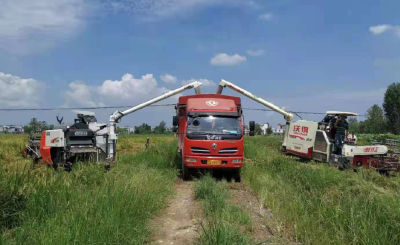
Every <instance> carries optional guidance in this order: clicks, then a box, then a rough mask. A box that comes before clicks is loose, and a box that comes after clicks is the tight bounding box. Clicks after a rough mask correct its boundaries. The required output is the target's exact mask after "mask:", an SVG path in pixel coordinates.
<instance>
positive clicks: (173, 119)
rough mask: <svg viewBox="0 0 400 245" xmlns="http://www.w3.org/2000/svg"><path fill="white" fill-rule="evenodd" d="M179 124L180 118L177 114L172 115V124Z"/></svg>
mask: <svg viewBox="0 0 400 245" xmlns="http://www.w3.org/2000/svg"><path fill="white" fill-rule="evenodd" d="M178 125H179V119H178V117H177V116H173V117H172V126H174V127H177V126H178Z"/></svg>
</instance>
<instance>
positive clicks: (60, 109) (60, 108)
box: [0, 104, 176, 111]
mask: <svg viewBox="0 0 400 245" xmlns="http://www.w3.org/2000/svg"><path fill="white" fill-rule="evenodd" d="M175 105H176V104H163V105H149V106H152V107H161V106H175ZM131 107H134V106H131V105H124V106H96V107H59V108H0V111H68V110H102V109H118V108H131Z"/></svg>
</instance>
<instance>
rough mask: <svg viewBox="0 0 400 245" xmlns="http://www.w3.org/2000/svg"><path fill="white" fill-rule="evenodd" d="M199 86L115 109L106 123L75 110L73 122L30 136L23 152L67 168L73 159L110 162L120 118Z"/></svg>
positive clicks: (50, 163) (195, 83)
mask: <svg viewBox="0 0 400 245" xmlns="http://www.w3.org/2000/svg"><path fill="white" fill-rule="evenodd" d="M201 85H202V83H201V82H197V81H196V82H192V83H190V84H187V85H185V86H182V87H180V88H178V89H175V90H173V91H170V92H168V93H165V94H163V95H161V96H158V97H156V98H154V99H152V100H149V101H147V102H144V103H142V104H140V105H137V106H135V107H132V108H130V109H128V110H125V111H116V112H114V113H113V114H112V115H111V116H110V120H109V124H108V125H107V124H104V123H97V119H96V118H95V116H94V114H90V113H89V114H88V113H84V112H82V113H78V119H75V123H74V124H71V125H64V124H62V125H59V126H57V127H56V128H55V129H54V130H45V131H43V132H42V133H41V137H34V136H31V137H30V138H29V144H28V145H27V146H26V148H25V149H24V152H25V154H26V155H27V156H29V157H31V158H32V159H33V160H39V159H43V162H44V163H46V164H48V165H53V166H55V167H57V166H63V167H65V168H66V169H70V168H71V167H72V163H73V162H76V161H78V160H87V159H89V160H90V159H92V160H95V161H105V162H106V163H107V165H109V164H111V163H112V162H114V161H115V156H116V145H117V140H118V135H117V134H116V127H117V123H119V122H120V121H121V119H122V117H124V116H126V115H129V114H131V113H133V112H135V111H138V110H140V109H143V108H145V107H147V106H150V105H152V104H154V103H157V102H159V101H161V100H164V99H167V98H169V97H171V96H174V95H176V94H179V93H181V92H183V91H185V90H188V89H192V88H194V89H195V91H196V94H200V93H201V90H200V87H201Z"/></svg>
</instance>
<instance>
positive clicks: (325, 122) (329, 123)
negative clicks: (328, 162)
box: [318, 111, 358, 145]
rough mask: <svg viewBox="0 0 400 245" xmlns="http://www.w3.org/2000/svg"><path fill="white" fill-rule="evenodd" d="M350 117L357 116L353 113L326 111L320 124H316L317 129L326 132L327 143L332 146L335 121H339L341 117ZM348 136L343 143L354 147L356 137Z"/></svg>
mask: <svg viewBox="0 0 400 245" xmlns="http://www.w3.org/2000/svg"><path fill="white" fill-rule="evenodd" d="M351 116H354V117H355V116H358V114H357V113H353V112H342V111H327V112H326V116H325V117H324V118H323V119H322V121H321V122H319V123H318V125H319V129H320V130H323V131H325V132H326V135H327V136H328V138H329V141H330V142H331V143H333V144H332V145H335V135H336V128H335V123H336V120H339V119H340V118H341V117H351ZM348 136H350V137H346V138H345V142H344V143H345V144H349V145H355V144H356V143H357V138H356V136H355V135H353V134H350V133H349V135H348Z"/></svg>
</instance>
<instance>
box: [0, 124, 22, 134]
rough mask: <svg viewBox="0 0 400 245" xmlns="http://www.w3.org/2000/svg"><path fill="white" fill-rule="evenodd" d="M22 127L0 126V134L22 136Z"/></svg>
mask: <svg viewBox="0 0 400 245" xmlns="http://www.w3.org/2000/svg"><path fill="white" fill-rule="evenodd" d="M23 133H24V127H23V126H19V125H4V126H0V134H23Z"/></svg>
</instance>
